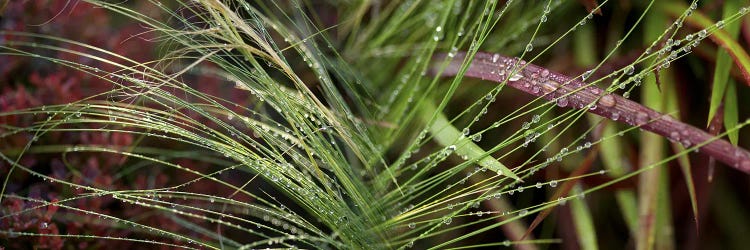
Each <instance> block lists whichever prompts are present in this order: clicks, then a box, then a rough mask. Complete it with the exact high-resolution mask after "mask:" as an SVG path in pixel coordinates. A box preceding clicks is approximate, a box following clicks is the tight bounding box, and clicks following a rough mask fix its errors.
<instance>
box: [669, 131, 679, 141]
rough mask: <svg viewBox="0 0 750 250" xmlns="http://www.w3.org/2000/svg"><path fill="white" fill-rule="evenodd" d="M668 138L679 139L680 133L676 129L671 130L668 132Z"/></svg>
mask: <svg viewBox="0 0 750 250" xmlns="http://www.w3.org/2000/svg"><path fill="white" fill-rule="evenodd" d="M669 138H670V139H672V140H680V133H678V132H677V131H672V132H670V133H669Z"/></svg>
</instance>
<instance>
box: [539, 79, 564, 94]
mask: <svg viewBox="0 0 750 250" xmlns="http://www.w3.org/2000/svg"><path fill="white" fill-rule="evenodd" d="M559 87H560V83H558V82H556V81H552V80H549V81H546V82H544V83H542V90H544V93H552V92H554V91H555V90H557V89H558V88H559Z"/></svg>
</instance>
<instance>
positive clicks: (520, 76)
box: [508, 73, 523, 82]
mask: <svg viewBox="0 0 750 250" xmlns="http://www.w3.org/2000/svg"><path fill="white" fill-rule="evenodd" d="M521 78H523V76H522V75H521V74H519V73H516V74H515V75H513V76H511V77H510V78H509V79H508V81H511V82H515V81H518V80H521Z"/></svg>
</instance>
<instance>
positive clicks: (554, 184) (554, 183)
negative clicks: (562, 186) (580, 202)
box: [549, 181, 557, 187]
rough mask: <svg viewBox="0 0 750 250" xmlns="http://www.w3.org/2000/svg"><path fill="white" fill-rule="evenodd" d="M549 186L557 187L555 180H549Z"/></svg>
mask: <svg viewBox="0 0 750 250" xmlns="http://www.w3.org/2000/svg"><path fill="white" fill-rule="evenodd" d="M549 186H550V187H557V181H550V182H549Z"/></svg>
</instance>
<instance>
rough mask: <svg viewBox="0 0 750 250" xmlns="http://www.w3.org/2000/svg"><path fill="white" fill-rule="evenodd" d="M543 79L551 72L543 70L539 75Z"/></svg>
mask: <svg viewBox="0 0 750 250" xmlns="http://www.w3.org/2000/svg"><path fill="white" fill-rule="evenodd" d="M539 75H540V76H541V77H548V76H549V70H547V69H543V70H542V72H540V73H539Z"/></svg>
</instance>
